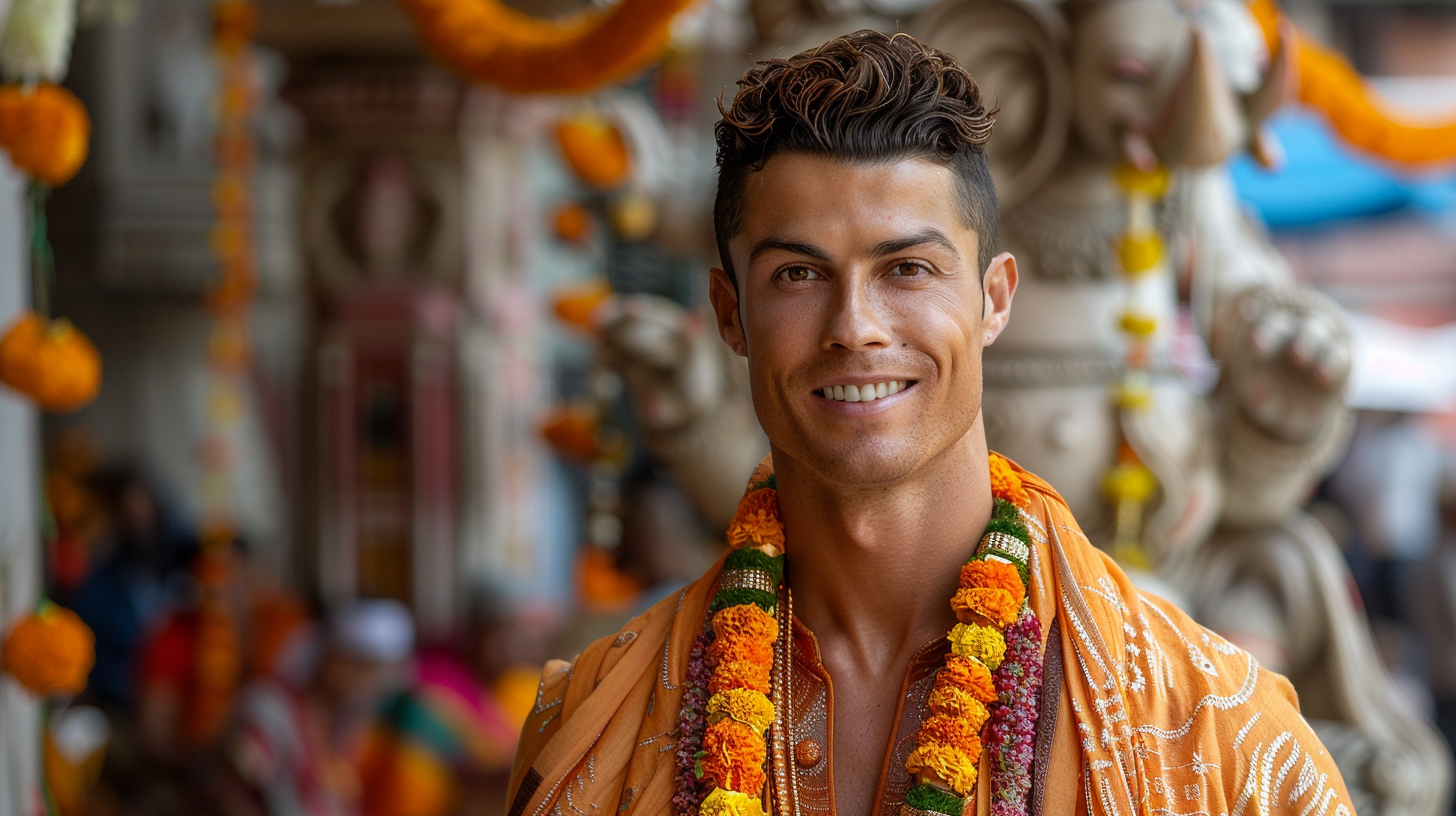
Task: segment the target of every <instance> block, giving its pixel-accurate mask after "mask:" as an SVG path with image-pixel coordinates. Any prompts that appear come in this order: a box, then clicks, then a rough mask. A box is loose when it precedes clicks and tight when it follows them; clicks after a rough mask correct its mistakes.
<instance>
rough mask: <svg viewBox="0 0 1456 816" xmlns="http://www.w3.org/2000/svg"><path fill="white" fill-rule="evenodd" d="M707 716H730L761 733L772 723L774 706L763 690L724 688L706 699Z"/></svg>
mask: <svg viewBox="0 0 1456 816" xmlns="http://www.w3.org/2000/svg"><path fill="white" fill-rule="evenodd" d="M708 716H710V717H712V716H724V717H730V718H732V719H733V720H736V721H737V722H741V723H743V724H744V725H746V726H749V727H750V728H752V729H753V730H754V731H756V732H758V733H759V734H762V733H763V732H764V731H765V730H766V729H767V728H768V727H769V726H770V725H772V724H773V718H774V707H773V703H771V702H769V699H768V696H767V695H765V694H764V693H763V692H760V691H754V690H752V689H743V688H735V689H724V690H723V691H720V692H718V693H717V694H714V695H713V696H712V697H711V698H709V699H708Z"/></svg>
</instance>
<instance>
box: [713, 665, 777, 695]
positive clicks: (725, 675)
mask: <svg viewBox="0 0 1456 816" xmlns="http://www.w3.org/2000/svg"><path fill="white" fill-rule="evenodd" d="M772 665H773V664H772V662H771V661H770V662H768V663H750V662H748V661H746V660H733V661H729V662H726V663H719V664H718V666H717V668H715V669H713V675H712V676H711V677H709V678H708V692H709V693H710V694H717V693H718V692H720V691H727V690H728V689H740V688H746V689H753V690H754V691H760V692H763V693H764V694H768V693H769V690H770V688H771V686H770V685H769V669H770V668H772Z"/></svg>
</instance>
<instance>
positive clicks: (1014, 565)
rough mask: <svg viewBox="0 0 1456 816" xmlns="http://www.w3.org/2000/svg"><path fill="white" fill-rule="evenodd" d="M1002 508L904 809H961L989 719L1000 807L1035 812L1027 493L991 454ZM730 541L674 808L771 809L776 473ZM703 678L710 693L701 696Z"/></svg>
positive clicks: (996, 812) (963, 582) (954, 812)
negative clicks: (767, 804) (766, 801)
mask: <svg viewBox="0 0 1456 816" xmlns="http://www.w3.org/2000/svg"><path fill="white" fill-rule="evenodd" d="M990 470H991V492H992V495H993V497H994V499H993V501H994V511H993V514H992V518H991V521H990V523H988V524H987V525H986V532H985V534H984V535H983V537H982V539H981V543H980V546H979V547H977V551H976V555H975V556H974V557H972V558H971V560H970V561H968V562H967V563H966V564H965V566H963V567H962V568H961V575H960V586H959V588H958V589H957V591H956V593H955V595H954V597H952V599H951V607H952V609H954V610H955V613H956V618H957V620H958V621H959V623H957V624H956V625H955V626H954V627H953V628H952V629H951V631H950V633H949V634H948V635H947V636H946V637H947V639H948V640H949V641H950V643H951V654H950V655H949V656H947V658H946V663H945V666H944V667H943V668H942V669H941V670H940V671H939V672H938V673H937V674H936V678H935V682H934V685H933V687H932V690H931V693H930V697H929V700H928V703H927V709H928V711H927V716H926V718H925V720H924V721H923V722H922V723H921V725H920V730H919V732H918V733H917V735H916V747H915V749H914V750H913V751H912V752H911V754H910V757H909V758H908V759H907V760H906V763H905V767H906V769H907V770H908V771H910V773H911V774H913V775H915V776H916V777H917V778H918V783H919V784H917V785H915V786H914V787H912V788H911V789H910V790H909V791H908V792H907V793H906V796H905V805H906V811H907V813H910V814H912V816H913V814H918V813H938V814H945V816H961V814H962V813H963V812H964V810H965V807H966V800H967V797H968V796H970V795H971V793H972V792H973V791H974V789H975V785H976V777H977V773H978V764H979V762H980V757H981V752H982V738H981V733H982V728H983V727H985V726H986V725H987V723H988V722H989V723H990V727H989V730H988V731H987V732H986V739H987V742H988V744H989V748H990V750H991V795H992V797H993V800H992V813H993V816H1025V814H1026V811H1027V798H1028V795H1029V793H1030V791H1031V785H1032V781H1031V773H1030V768H1031V761H1032V754H1033V751H1034V747H1035V735H1036V721H1037V715H1038V713H1039V711H1040V700H1041V686H1042V675H1041V662H1040V651H1041V622H1040V621H1039V620H1038V619H1037V617H1036V615H1035V613H1033V612H1032V611H1031V609H1030V608H1029V607H1028V606H1027V602H1026V599H1027V587H1028V571H1027V570H1028V559H1029V557H1030V554H1031V545H1030V537H1029V536H1028V534H1027V530H1026V526H1025V525H1024V524H1023V523H1022V522H1021V520H1020V511H1019V510H1018V506H1025V505H1026V503H1027V502H1028V501H1029V497H1028V495H1027V493H1026V490H1025V487H1024V486H1023V484H1022V482H1021V478H1020V477H1019V476H1018V475H1017V474H1016V472H1015V470H1013V469H1012V467H1011V465H1010V463H1009V462H1007V461H1006V460H1005V459H1003V458H1001V457H1000V456H997V455H996V454H992V455H991V457H990ZM728 541H729V544H730V545H731V546H732V547H733V548H734V549H733V551H732V552H731V553H729V555H728V558H727V559H726V560H725V562H724V567H723V574H722V577H721V578H720V579H719V585H718V592H717V594H716V595H715V596H714V598H713V600H712V602H711V603H710V604H709V606H708V612H709V614H710V615H711V625H710V627H709V629H708V631H705V632H704V633H703V634H701V635H700V636H699V637H698V639H697V640H696V641H695V642H694V644H693V648H692V652H691V656H690V660H689V667H688V678H687V681H686V685H687V688H686V691H685V692H684V694H683V702H682V708H681V711H680V714H679V721H678V728H679V738H680V739H679V743H678V753H677V769H678V776H677V786H676V794H675V795H674V796H673V800H672V802H673V807H674V813H675V814H677V816H764V809H763V796H764V791H765V786H766V785H767V782H768V776H767V772H766V769H765V764H766V762H767V759H768V742H767V739H766V736H765V734H766V731H767V729H768V727H769V726H770V725H772V724H773V723H774V719H775V709H774V704H773V702H772V701H771V700H770V698H769V694H770V693H771V692H772V691H773V690H774V689H773V684H774V679H773V676H772V669H773V660H774V653H773V650H774V642H775V640H776V638H777V637H778V634H779V626H780V625H785V626H787V625H789V623H788V622H783V623H780V622H779V621H778V620H777V617H776V616H777V612H778V598H779V595H778V589H779V587H780V585H781V583H782V580H783V569H784V557H783V548H784V530H783V523H782V521H781V520H780V518H779V514H778V492H777V490H776V489H775V484H774V477H773V476H772V475H768V476H767V477H766V478H763V479H756V480H755V482H754V483H753V485H752V486H751V487H750V489H749V492H748V494H747V495H745V496H744V497H743V499H742V500H741V501H740V502H739V504H738V512H737V514H736V515H735V516H734V519H733V522H732V524H730V525H729V528H728ZM705 688H706V692H708V693H711V695H712V696H711V697H708V698H707V700H706V702H704V699H703V698H704V695H705V691H704V689H705Z"/></svg>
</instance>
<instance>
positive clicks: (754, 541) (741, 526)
mask: <svg viewBox="0 0 1456 816" xmlns="http://www.w3.org/2000/svg"><path fill="white" fill-rule="evenodd" d="M728 544H729V546H731V547H733V548H734V549H742V548H743V547H760V548H762V549H764V550H765V551H766V552H767V553H768V554H769V555H778V554H779V553H780V552H782V551H783V549H784V525H783V522H781V521H779V494H778V491H777V490H774V489H773V488H771V487H765V488H761V489H759V490H755V491H753V492H752V493H749V494H748V495H747V496H744V497H743V498H742V499H741V500H740V501H739V502H738V512H737V513H736V514H735V515H734V516H733V521H732V522H731V523H730V524H729V525H728Z"/></svg>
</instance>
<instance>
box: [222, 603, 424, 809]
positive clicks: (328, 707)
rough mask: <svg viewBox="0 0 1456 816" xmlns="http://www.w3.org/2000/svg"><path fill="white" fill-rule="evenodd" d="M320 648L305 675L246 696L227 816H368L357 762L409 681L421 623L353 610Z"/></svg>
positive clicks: (398, 611)
mask: <svg viewBox="0 0 1456 816" xmlns="http://www.w3.org/2000/svg"><path fill="white" fill-rule="evenodd" d="M321 639H322V643H321V644H320V645H319V649H318V657H317V660H316V661H313V662H312V665H311V666H309V667H308V670H307V671H300V672H298V676H297V677H295V678H290V677H288V676H287V673H286V672H285V673H284V674H283V676H262V677H256V678H254V679H252V680H250V681H249V683H248V685H247V686H246V687H245V688H244V689H243V693H242V695H241V700H240V705H239V711H238V725H237V728H236V731H235V733H234V735H233V736H232V738H231V739H230V742H229V745H228V746H227V754H228V760H229V764H230V766H231V770H232V780H231V781H232V783H233V784H234V786H235V787H236V788H237V789H236V790H233V791H230V792H229V793H228V795H226V796H225V798H224V800H223V805H224V812H226V813H230V814H239V815H241V814H247V815H248V816H255V815H257V814H267V816H352V815H353V814H358V813H361V812H362V809H361V808H362V783H361V780H360V776H359V771H358V761H359V759H360V756H361V752H362V750H363V748H364V741H365V737H366V735H367V734H368V731H369V728H370V727H371V725H372V724H373V723H374V722H375V718H376V714H377V712H378V709H379V706H380V704H381V702H382V701H383V700H384V699H385V698H386V697H387V696H388V695H390V694H391V693H393V692H394V691H396V690H397V689H398V688H399V687H400V686H401V685H402V684H403V682H404V680H405V678H406V677H407V665H408V661H409V659H410V658H411V656H412V654H413V652H414V645H415V631H414V622H413V620H412V619H411V617H410V613H409V610H407V609H406V608H405V607H404V605H403V604H401V603H399V602H398V601H392V600H360V601H354V602H351V603H348V604H345V605H343V606H340V607H338V608H337V609H335V610H333V611H332V612H331V613H330V614H329V615H328V617H327V620H326V623H325V625H324V627H323V632H322V638H321ZM300 662H302V661H300ZM294 668H295V670H297V669H301V668H303V667H302V666H295V667H294ZM299 680H301V682H297V681H299Z"/></svg>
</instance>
